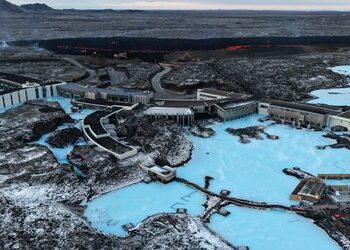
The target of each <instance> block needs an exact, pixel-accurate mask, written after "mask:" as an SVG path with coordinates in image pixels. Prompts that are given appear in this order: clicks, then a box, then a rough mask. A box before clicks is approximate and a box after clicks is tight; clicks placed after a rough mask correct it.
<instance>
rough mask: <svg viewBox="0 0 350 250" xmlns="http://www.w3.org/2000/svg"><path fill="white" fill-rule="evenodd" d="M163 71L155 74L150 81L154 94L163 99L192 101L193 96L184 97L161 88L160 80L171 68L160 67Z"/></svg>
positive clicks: (181, 94)
mask: <svg viewBox="0 0 350 250" xmlns="http://www.w3.org/2000/svg"><path fill="white" fill-rule="evenodd" d="M160 66H162V67H163V70H162V71H161V72H159V73H157V74H155V75H154V76H153V78H152V80H151V84H152V88H153V90H154V91H155V92H156V96H157V97H158V98H164V99H192V98H194V97H195V95H186V94H183V93H180V92H176V91H173V90H168V89H165V88H163V87H162V84H161V82H162V78H163V77H164V76H165V75H166V74H168V73H169V72H170V71H171V67H169V66H167V65H160Z"/></svg>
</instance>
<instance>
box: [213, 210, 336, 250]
mask: <svg viewBox="0 0 350 250" xmlns="http://www.w3.org/2000/svg"><path fill="white" fill-rule="evenodd" d="M227 210H228V211H230V212H231V215H230V216H229V217H223V216H220V215H213V217H212V219H211V223H210V224H209V227H210V228H211V229H213V230H215V231H216V232H218V233H219V234H220V235H221V236H223V237H224V238H225V239H228V240H229V241H230V242H231V243H233V244H234V245H236V246H246V245H248V246H249V248H250V249H252V250H258V249H261V250H265V249H269V250H271V249H276V250H282V249H283V250H285V249H291V250H292V249H293V250H332V249H340V247H339V246H338V245H337V243H336V242H335V241H332V240H330V239H329V237H328V235H327V234H326V233H325V232H324V231H322V230H321V229H320V228H318V227H317V226H316V225H314V224H313V223H311V222H310V221H309V220H307V219H304V218H302V217H300V216H298V215H295V214H290V213H285V212H276V211H262V210H251V209H247V208H240V207H234V206H229V207H228V208H227Z"/></svg>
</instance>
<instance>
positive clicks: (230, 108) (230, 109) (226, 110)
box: [214, 100, 258, 122]
mask: <svg viewBox="0 0 350 250" xmlns="http://www.w3.org/2000/svg"><path fill="white" fill-rule="evenodd" d="M214 106H215V107H216V113H217V115H218V116H219V117H220V118H221V120H223V121H224V122H225V121H230V120H235V119H239V118H243V117H246V116H248V115H251V114H255V113H256V112H257V109H258V102H257V101H254V100H252V101H245V102H232V101H227V102H218V103H216V104H214Z"/></svg>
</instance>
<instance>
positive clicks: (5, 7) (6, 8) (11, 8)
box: [0, 0, 27, 13]
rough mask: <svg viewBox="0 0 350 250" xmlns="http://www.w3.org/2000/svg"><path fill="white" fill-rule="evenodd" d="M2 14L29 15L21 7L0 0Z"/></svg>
mask: <svg viewBox="0 0 350 250" xmlns="http://www.w3.org/2000/svg"><path fill="white" fill-rule="evenodd" d="M0 12H5V13H6V12H8V13H27V10H25V9H22V8H21V7H19V6H17V5H15V4H12V3H9V2H7V1H5V0H0Z"/></svg>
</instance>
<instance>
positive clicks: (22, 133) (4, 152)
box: [0, 101, 226, 249]
mask: <svg viewBox="0 0 350 250" xmlns="http://www.w3.org/2000/svg"><path fill="white" fill-rule="evenodd" d="M43 110H44V111H45V113H43V112H42V111H43ZM67 120H69V119H68V116H67V115H66V114H65V113H64V111H62V110H61V109H60V107H59V105H58V104H55V103H54V104H52V103H46V102H42V101H41V102H32V103H28V104H25V105H23V106H21V107H17V108H14V109H13V110H10V111H8V112H6V113H4V114H0V124H1V126H0V221H1V223H0V235H1V248H4V249H39V248H40V249H42V248H44V249H52V248H57V249H135V247H136V248H138V247H142V248H144V249H147V248H148V249H152V248H153V247H156V246H158V245H164V246H169V247H171V245H169V244H170V243H171V242H174V244H175V246H176V247H177V248H178V249H188V248H197V246H202V247H203V248H211V246H214V247H216V248H218V249H222V248H221V246H224V247H226V244H225V243H223V242H222V241H221V240H220V239H219V238H218V237H216V236H214V235H213V234H212V233H210V231H208V230H207V229H205V228H204V226H203V225H202V224H201V223H200V221H199V219H193V218H191V217H189V216H186V217H177V216H172V215H169V216H168V215H164V216H163V217H160V218H159V219H150V220H147V221H146V222H145V223H143V224H142V225H141V226H140V228H139V229H138V230H137V231H135V232H134V233H133V234H132V236H130V237H127V238H123V239H121V238H118V237H116V236H112V235H105V234H103V233H101V232H98V231H97V230H96V229H95V228H93V227H92V226H91V225H90V223H88V222H87V221H86V220H85V218H84V217H83V213H82V212H83V210H84V207H83V206H81V205H79V204H81V201H83V200H89V199H91V198H93V197H96V196H98V195H100V194H103V193H106V192H108V191H111V190H114V189H115V188H117V187H120V186H123V185H125V184H129V183H131V182H135V181H137V180H140V179H141V178H142V177H143V173H142V171H141V170H140V168H139V167H138V166H137V164H128V163H127V162H124V163H122V162H119V161H118V160H117V159H115V158H114V157H112V156H111V155H109V154H107V153H105V152H99V151H97V150H96V148H95V147H93V146H75V148H74V149H73V151H72V153H71V154H70V155H69V157H68V160H69V161H70V162H71V164H72V165H73V166H74V167H75V169H79V170H80V171H81V172H82V173H83V175H80V176H78V175H77V174H75V172H77V170H75V171H73V169H72V167H71V166H69V165H67V164H60V163H58V162H57V160H56V159H55V157H54V155H53V154H52V153H51V151H50V150H49V149H48V148H46V147H44V146H41V145H36V144H29V143H27V141H33V140H34V139H35V138H37V137H38V136H41V135H43V134H44V133H45V132H52V130H54V129H56V128H57V126H58V125H59V123H60V122H63V121H67ZM36 124H41V125H43V124H48V125H49V126H48V128H46V129H45V130H44V131H40V130H37V128H38V127H37V126H38V125H36ZM41 125H40V126H41ZM165 127H166V128H164V130H162V129H161V128H157V131H158V132H157V134H156V135H157V136H159V137H160V138H163V139H164V138H165V139H169V140H173V141H174V138H175V139H176V140H175V141H176V142H173V143H175V144H168V143H163V144H162V145H163V146H167V147H170V145H175V149H176V152H177V153H178V152H179V151H180V150H181V148H179V145H177V143H181V140H183V138H184V135H183V134H182V131H181V130H180V129H179V128H176V126H174V127H173V126H172V125H170V124H168V125H167V124H165ZM36 130H37V132H35V131H36ZM49 130H50V131H49ZM136 131H138V132H137V133H135V135H134V136H135V137H133V138H135V140H136V138H137V139H142V143H150V147H151V148H153V149H155V148H156V146H155V145H156V144H157V143H158V142H159V141H153V140H152V138H151V139H146V138H144V136H145V135H147V134H149V133H148V132H147V129H145V130H142V129H139V128H138V127H137V128H136ZM142 131H143V132H142ZM176 133H180V137H178V135H177V134H176ZM182 136H183V137H182ZM23 138H25V140H24V139H23ZM153 139H154V138H153ZM159 140H160V139H159ZM144 145H146V144H144ZM170 148H171V147H170ZM157 150H158V151H157V152H163V151H161V149H157ZM168 151H170V149H168ZM168 151H164V155H165V156H166V158H167V159H172V158H171V157H169V156H172V154H170V153H169V152H168ZM189 151H190V150H189ZM152 152H153V151H152ZM155 155H156V154H155ZM159 155H160V154H159ZM154 157H156V156H154ZM142 160H144V159H143V158H142V157H140V161H142ZM174 226H175V227H174ZM148 228H149V229H148ZM178 229H180V230H179V231H178ZM150 232H152V233H150ZM208 239H209V241H208ZM212 240H213V241H212Z"/></svg>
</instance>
